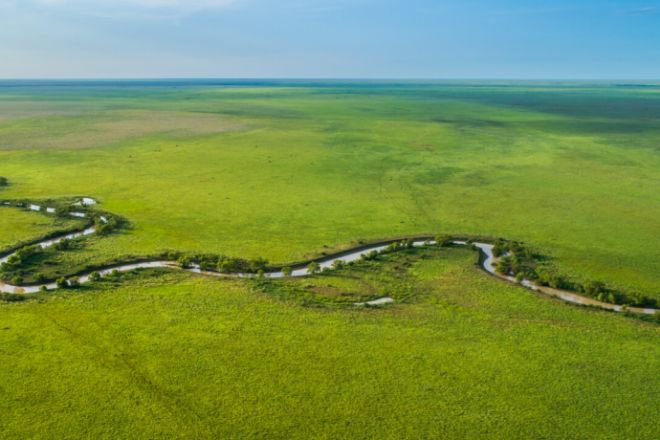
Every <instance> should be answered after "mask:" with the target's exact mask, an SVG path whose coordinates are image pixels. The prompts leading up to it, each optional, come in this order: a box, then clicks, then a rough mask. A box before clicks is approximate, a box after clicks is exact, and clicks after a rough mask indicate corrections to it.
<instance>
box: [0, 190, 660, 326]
mask: <svg viewBox="0 0 660 440" xmlns="http://www.w3.org/2000/svg"><path fill="white" fill-rule="evenodd" d="M85 200H86V201H88V202H89V201H90V200H93V199H89V198H86V199H85ZM94 203H95V202H94ZM89 204H92V203H91V202H89ZM33 207H34V209H33ZM30 208H31V209H33V210H35V211H39V210H41V207H38V206H37V205H31V206H30ZM37 208H39V209H37ZM46 209H47V211H48V209H49V208H46ZM48 212H50V211H48ZM71 215H72V216H75V217H84V216H85V214H84V213H79V212H74V213H71ZM95 232H96V228H95V227H89V228H86V229H84V230H83V231H80V232H74V233H70V234H66V235H62V236H60V237H57V238H52V239H49V240H44V241H42V242H39V243H37V244H36V245H38V246H40V247H41V248H43V249H46V248H48V247H51V246H54V245H55V244H57V243H59V242H61V241H63V240H67V239H69V240H70V239H74V238H78V237H82V236H87V235H91V234H94V233H95ZM393 242H394V241H392V240H390V241H387V242H383V243H376V244H372V245H367V246H360V247H359V248H355V249H350V250H347V251H344V252H341V253H339V254H335V255H331V256H328V257H325V258H324V259H320V260H315V261H316V262H318V264H319V269H320V270H324V269H328V270H329V269H332V268H333V267H334V264H335V262H336V261H342V262H344V263H349V262H353V261H358V260H360V259H362V258H363V257H364V256H366V255H368V254H370V253H372V252H377V253H380V252H382V251H384V250H385V249H386V248H388V247H389V245H390V244H392V243H393ZM436 244H437V243H436V242H435V241H434V240H429V239H414V240H413V246H415V247H421V246H426V245H436ZM452 244H453V245H456V246H468V245H469V244H468V242H466V241H462V240H454V241H453V242H452ZM471 245H473V246H474V247H476V248H477V249H478V250H479V251H480V253H481V254H482V255H483V258H480V261H481V263H480V264H481V267H482V269H484V270H485V271H486V272H487V273H489V274H491V275H493V276H495V277H497V278H499V279H502V280H506V281H508V282H510V283H513V284H519V285H521V286H523V287H526V288H527V289H530V290H533V291H535V292H540V293H543V294H545V295H548V296H551V297H554V298H559V299H561V300H563V301H566V302H569V303H572V304H578V305H582V306H591V307H600V308H602V309H606V310H611V311H614V312H623V311H628V312H632V313H638V314H647V315H653V314H655V313H660V310H659V309H654V308H641V307H624V306H620V305H616V304H610V303H606V302H602V301H598V300H595V299H593V298H589V297H586V296H582V295H579V294H577V293H574V292H570V291H567V290H561V289H554V288H552V287H547V286H540V285H537V284H535V283H533V282H532V281H530V280H527V279H525V280H522V281H521V282H520V283H518V281H517V280H516V279H515V278H514V277H511V276H507V275H502V274H500V273H498V272H497V271H496V270H495V266H496V264H497V258H496V257H495V255H494V253H493V248H494V245H492V244H490V243H471ZM12 255H13V254H9V255H7V256H5V257H2V258H0V264H2V263H5V262H6V261H7V260H9V258H11V256H12ZM307 266H308V263H307V264H300V265H297V266H296V267H294V268H293V270H292V272H291V275H290V277H294V278H296V277H303V276H308V275H310V273H309V271H308V268H307ZM156 268H167V269H179V270H186V271H189V272H192V273H196V274H201V275H206V276H211V277H217V278H255V277H257V275H256V274H254V273H234V274H224V273H219V272H212V271H206V270H202V269H201V268H200V267H199V266H198V265H192V266H191V267H189V268H182V267H181V266H179V265H178V264H177V263H175V262H173V261H166V260H153V261H144V262H138V263H127V264H121V265H113V266H108V267H106V268H104V269H101V270H96V271H90V272H89V273H84V274H81V275H80V276H79V277H78V279H79V282H80V284H86V283H89V282H90V281H91V276H90V275H91V273H92V272H97V273H98V274H99V275H100V276H101V277H105V276H108V275H109V274H111V273H113V272H115V271H116V272H130V271H133V270H138V269H156ZM263 277H264V278H284V277H285V275H284V273H283V272H282V271H281V270H280V271H273V272H266V273H264V274H263ZM44 288H45V289H46V290H55V289H57V288H58V286H57V284H56V283H48V284H39V285H29V286H14V285H11V284H7V283H2V282H1V281H0V292H2V293H11V294H19V295H20V294H32V293H37V292H40V291H42V290H43V289H44ZM392 302H394V299H392V298H390V297H384V298H378V299H375V300H373V301H367V302H363V303H355V305H357V306H364V305H384V304H388V303H392Z"/></svg>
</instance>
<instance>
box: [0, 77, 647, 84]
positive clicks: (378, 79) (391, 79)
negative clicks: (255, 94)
mask: <svg viewBox="0 0 660 440" xmlns="http://www.w3.org/2000/svg"><path fill="white" fill-rule="evenodd" d="M9 81H24V82H28V81H34V82H46V81H52V82H64V81H81V82H83V81H100V82H102V81H172V82H176V81H293V82H295V81H342V82H343V81H355V82H369V81H374V82H394V81H402V82H491V83H496V82H502V83H506V82H532V83H534V82H537V83H542V82H549V83H564V82H574V83H584V82H601V83H612V82H623V83H633V82H651V83H655V82H660V77H657V78H568V77H567V78H522V77H521V78H515V77H512V78H486V77H484V78H479V77H465V78H458V77H455V78H449V77H448V78H431V77H429V78H425V77H420V78H414V77H268V76H263V77H261V76H245V77H233V76H232V77H230V76H227V77H223V76H144V77H140V76H125V77H123V76H122V77H102V76H99V77H91V76H90V77H24V78H18V77H16V78H12V77H0V82H9Z"/></svg>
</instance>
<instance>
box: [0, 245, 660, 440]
mask: <svg viewBox="0 0 660 440" xmlns="http://www.w3.org/2000/svg"><path fill="white" fill-rule="evenodd" d="M474 261H475V254H474V253H473V252H471V251H468V250H459V249H443V250H436V251H432V252H431V254H430V255H428V256H427V258H422V256H421V255H419V253H418V255H417V257H414V256H412V257H405V256H395V257H389V258H388V261H386V262H383V263H378V264H376V263H373V264H371V265H367V266H366V267H361V268H356V269H351V270H344V271H341V272H339V273H337V274H333V275H328V276H325V275H321V276H317V277H315V278H314V279H312V280H308V281H301V282H297V283H298V286H296V287H297V289H298V291H299V292H300V296H299V297H296V295H293V294H291V293H290V292H291V291H292V289H291V286H286V285H282V284H288V283H280V282H273V283H272V284H273V285H271V286H269V287H268V288H265V287H259V286H253V285H251V284H250V283H247V282H244V281H218V280H207V279H203V278H196V277H192V276H189V275H185V274H179V273H177V274H171V275H160V276H155V275H153V276H149V275H147V274H144V275H142V276H140V277H137V278H134V279H133V280H132V281H130V280H129V281H124V282H121V283H119V284H117V285H113V284H112V283H109V282H104V283H102V284H101V285H99V286H98V287H93V288H92V287H90V288H84V289H82V290H81V291H79V292H75V293H66V294H52V295H49V296H47V297H44V298H43V299H42V300H41V301H40V302H37V303H19V304H11V305H4V306H1V307H2V308H1V313H2V317H3V320H2V328H1V329H0V347H2V350H0V362H2V365H3V366H4V368H2V369H1V370H0V378H1V380H0V383H2V384H3V385H2V392H3V399H2V400H1V401H0V411H1V412H2V414H3V417H2V418H1V419H0V428H1V429H2V432H3V438H7V439H14V438H16V439H19V438H27V437H33V436H38V437H41V438H43V437H50V438H58V439H61V438H80V437H86V438H397V439H398V438H410V439H417V438H503V439H510V438H556V439H565V438H584V439H587V438H588V439H594V438H635V439H654V438H656V436H657V424H656V416H657V413H658V410H660V407H659V405H658V398H657V397H658V393H659V392H660V383H658V380H657V371H658V368H659V367H660V362H659V360H660V344H659V342H660V339H659V337H660V334H659V332H658V327H657V325H655V324H650V323H643V322H639V321H636V320H633V319H629V318H626V317H623V316H618V315H615V314H611V313H607V312H599V311H590V310H587V309H580V308H577V307H574V306H570V305H566V304H563V303H560V302H557V301H553V300H550V299H546V298H544V297H540V296H536V295H534V294H533V293H530V292H528V291H525V290H522V289H520V288H516V287H511V286H509V285H507V284H505V283H503V282H500V281H498V280H496V279H493V278H490V277H488V276H487V275H485V274H483V273H482V272H481V271H480V270H478V269H477V268H476V267H475V266H474ZM404 267H405V269H404ZM393 271H396V272H397V273H398V274H399V276H397V277H396V280H398V282H399V286H398V287H399V289H397V290H398V291H399V292H403V291H405V292H406V294H405V295H402V296H400V297H399V298H400V299H401V302H400V303H399V304H398V305H395V306H394V307H389V308H386V309H351V308H348V309H346V308H343V307H340V308H336V307H334V306H332V304H333V303H332V302H330V303H329V304H328V305H327V306H324V301H322V300H320V298H321V297H326V299H327V298H332V297H333V296H335V293H333V290H334V291H341V292H349V293H350V292H353V293H355V292H356V288H357V289H361V290H359V291H362V292H364V293H365V294H373V292H377V291H380V292H384V290H383V289H387V288H388V286H389V285H390V283H389V281H388V277H389V276H390V275H391V274H392V273H393ZM383 273H385V274H390V275H385V278H383ZM321 288H323V289H321ZM305 290H306V291H307V294H304V293H303V291H305ZM284 291H287V292H289V294H288V295H289V296H288V297H286V298H285V297H284V296H283V295H281V294H279V293H278V292H284ZM310 297H314V298H316V299H317V300H318V301H314V302H310V301H309V299H310ZM303 303H306V304H308V306H303V305H302V304H303ZM314 304H316V305H314ZM335 304H336V303H335ZM44 433H46V434H44Z"/></svg>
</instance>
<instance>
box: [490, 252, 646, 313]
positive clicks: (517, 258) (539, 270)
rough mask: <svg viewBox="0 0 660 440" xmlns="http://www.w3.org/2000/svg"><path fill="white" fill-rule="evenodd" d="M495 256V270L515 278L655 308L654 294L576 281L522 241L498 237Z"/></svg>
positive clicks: (617, 301)
mask: <svg viewBox="0 0 660 440" xmlns="http://www.w3.org/2000/svg"><path fill="white" fill-rule="evenodd" d="M493 254H494V255H495V256H496V257H498V258H499V259H498V262H497V265H496V270H497V272H499V273H500V274H502V275H509V276H513V277H516V279H517V280H518V281H523V280H530V281H532V282H534V283H536V284H538V285H541V286H548V287H553V288H555V289H561V290H569V291H573V292H578V293H580V294H584V295H586V296H589V297H591V298H594V299H597V300H598V301H604V302H608V303H611V304H621V305H629V306H636V307H652V308H657V307H658V301H657V299H656V298H654V297H652V296H651V297H650V296H647V295H644V294H642V293H640V292H629V291H625V290H617V289H613V288H611V287H608V286H607V285H606V284H605V283H603V282H602V281H597V280H588V281H586V282H579V281H575V280H572V279H570V278H569V277H567V276H565V275H562V274H560V273H558V272H557V269H556V267H555V266H553V265H552V264H551V263H550V262H549V261H548V259H547V258H546V257H544V256H543V255H540V254H538V253H535V252H533V251H531V250H530V249H529V248H528V247H526V246H524V245H523V244H522V243H518V242H512V241H507V240H503V239H499V240H497V241H496V242H495V246H494V247H493Z"/></svg>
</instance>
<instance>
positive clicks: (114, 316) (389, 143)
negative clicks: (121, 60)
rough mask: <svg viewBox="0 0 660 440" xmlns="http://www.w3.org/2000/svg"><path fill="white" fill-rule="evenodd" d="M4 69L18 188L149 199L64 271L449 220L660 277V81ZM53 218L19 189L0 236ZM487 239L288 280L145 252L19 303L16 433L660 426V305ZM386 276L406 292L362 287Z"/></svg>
mask: <svg viewBox="0 0 660 440" xmlns="http://www.w3.org/2000/svg"><path fill="white" fill-rule="evenodd" d="M0 86H1V87H0V176H5V177H7V178H8V180H9V182H10V184H9V185H8V186H7V187H4V188H0V199H45V198H53V199H58V198H63V197H73V196H83V195H87V196H91V197H94V198H96V199H98V200H99V201H100V202H101V205H100V206H101V207H102V208H103V209H104V210H107V211H110V212H112V213H116V214H117V215H120V216H122V217H123V218H125V219H127V220H128V222H129V227H127V228H125V229H121V230H119V231H118V232H116V233H113V234H111V235H108V236H93V237H90V238H87V239H85V240H84V241H82V242H81V245H80V246H74V247H73V248H72V249H70V250H68V251H64V252H57V253H53V254H52V255H47V260H48V261H47V263H48V264H44V261H43V258H42V259H41V260H40V261H39V264H40V267H42V268H43V270H44V271H46V272H47V273H54V274H64V273H73V272H76V271H78V270H79V269H80V268H82V267H85V266H88V265H94V264H100V263H103V262H106V261H110V260H115V259H119V258H122V257H126V256H129V255H131V256H141V255H149V254H154V253H159V252H162V251H164V250H168V249H171V250H179V251H183V252H205V253H219V254H224V255H230V256H236V257H244V258H255V257H263V258H266V259H268V260H270V261H271V262H275V263H286V262H291V261H299V260H303V259H305V258H309V257H314V256H318V255H321V254H322V253H328V252H331V251H334V250H338V249H342V248H347V247H350V246H352V245H355V244H357V243H358V242H361V241H371V240H377V239H382V238H389V237H401V236H407V235H420V234H439V233H442V234H452V235H468V236H482V237H489V238H496V237H505V238H507V239H511V240H520V241H522V242H524V243H526V245H528V246H530V247H532V248H533V249H534V250H535V251H538V252H540V253H542V254H543V255H545V256H547V257H548V258H549V264H552V265H553V266H554V267H556V268H557V270H558V271H559V272H561V273H563V274H566V275H568V276H570V277H571V278H573V279H576V280H580V281H585V280H599V281H603V282H605V283H607V284H608V285H611V286H613V287H615V288H621V289H625V290H628V291H639V292H643V293H644V294H646V295H648V296H650V297H653V298H656V299H660V241H659V237H660V222H659V221H658V218H660V191H658V188H660V150H659V149H658V142H657V140H658V138H659V136H660V87H659V86H641V85H631V84H621V85H617V84H587V83H582V84H568V83H565V84H543V83H520V84H514V83H507V84H494V83H480V84H477V83H451V84H450V83H401V84H388V83H369V82H356V83H342V82H326V83H308V84H302V83H296V82H293V83H276V82H264V83H244V84H230V85H229V86H222V87H218V86H213V85H211V84H205V83H178V82H171V83H158V84H151V83H149V84H143V83H119V84H113V83H102V82H101V83H82V84H69V85H64V84H37V85H35V84H31V85H26V84H21V83H4V84H0ZM55 222H56V221H55V220H54V219H49V218H48V217H46V216H44V215H42V214H38V213H28V212H22V211H18V210H14V209H10V208H6V209H5V208H3V209H1V210H0V225H2V228H1V229H0V231H2V233H1V235H0V245H1V246H10V245H11V244H12V243H14V242H16V241H23V240H29V239H30V237H31V236H34V237H39V236H41V235H43V234H44V230H50V229H48V228H58V227H63V226H64V225H62V224H57V223H55ZM60 222H61V221H60ZM476 259H477V256H476V254H475V253H474V252H471V251H468V250H460V249H448V250H436V251H430V250H422V251H417V252H412V251H411V254H410V255H399V256H393V257H388V258H386V259H384V260H383V261H377V262H374V263H364V264H363V265H362V266H359V267H352V268H348V269H345V270H342V271H340V272H338V273H337V274H322V275H317V276H314V277H310V278H305V279H304V280H297V281H281V282H266V281H261V282H260V281H255V280H243V281H236V280H235V281H228V280H222V281H217V280H208V279H205V278H199V277H194V276H191V275H186V274H179V273H176V274H175V273H168V272H165V273H163V272H148V273H142V274H140V275H127V276H126V277H125V279H123V280H119V281H116V282H112V281H106V282H101V283H94V284H93V285H91V286H90V287H85V288H82V289H79V290H72V291H67V292H59V293H54V294H43V295H38V296H37V297H36V298H35V299H32V300H30V301H25V302H17V303H14V302H10V303H3V304H0V317H1V320H2V321H1V324H2V325H0V327H1V329H0V347H2V348H1V349H0V362H2V364H3V365H4V366H6V368H4V369H3V370H2V373H0V374H1V375H2V381H0V383H2V386H1V388H0V390H1V391H2V393H3V394H4V398H3V399H2V402H1V403H0V410H1V411H2V413H3V415H4V416H3V417H2V418H1V419H0V428H1V429H2V432H3V433H4V435H5V436H6V437H7V438H25V437H30V436H33V435H36V433H39V432H49V433H52V437H53V438H75V437H80V436H87V437H97V438H103V437H105V438H110V437H112V438H131V437H133V438H134V437H141V438H176V437H186V436H188V437H190V436H195V437H197V438H218V436H220V437H223V438H230V437H236V438H245V437H254V438H263V437H270V438H273V437H276V438H277V437H284V436H285V434H286V436H288V437H291V438H337V437H347V436H349V435H350V436H352V437H353V438H424V437H426V438H437V437H448V438H475V437H482V438H483V437H488V438H513V437H516V438H523V437H525V438H530V437H533V438H540V437H542V438H655V437H654V436H655V434H657V433H656V432H655V429H654V423H653V422H654V420H655V415H657V413H658V411H660V408H659V406H658V399H657V396H658V394H659V393H660V382H659V381H658V379H657V374H656V373H657V371H658V367H660V364H659V359H660V344H659V339H658V337H659V336H660V334H659V332H658V327H657V324H654V323H652V322H643V321H639V320H636V319H633V318H630V317H626V316H618V315H615V314H612V313H606V312H601V311H595V310H589V309H584V308H578V307H574V306H570V305H566V304H562V303H558V302H557V301H554V300H550V299H547V298H544V297H541V296H538V295H535V294H533V293H531V292H529V291H526V290H524V289H521V288H519V287H515V286H510V285H507V284H505V283H502V282H500V281H498V280H495V279H491V278H490V277H488V276H487V275H486V274H485V273H483V272H482V271H480V270H478V269H477V268H476V266H475V263H476ZM384 295H389V296H392V297H394V298H395V299H396V300H397V302H396V303H395V305H394V306H391V307H386V308H382V309H381V308H375V309H374V308H361V309H355V308H353V307H351V304H352V302H353V301H354V300H359V299H362V298H374V297H378V296H384ZM5 416H6V417H5ZM90 420H92V421H93V422H92V423H90Z"/></svg>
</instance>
